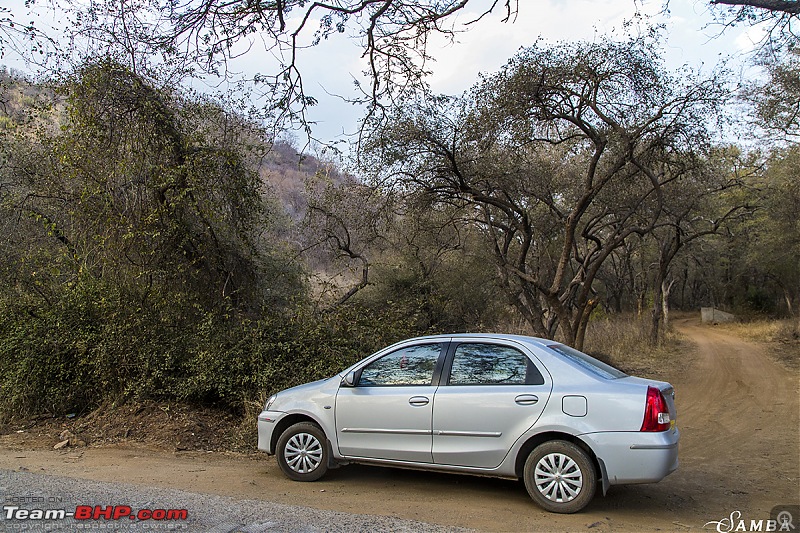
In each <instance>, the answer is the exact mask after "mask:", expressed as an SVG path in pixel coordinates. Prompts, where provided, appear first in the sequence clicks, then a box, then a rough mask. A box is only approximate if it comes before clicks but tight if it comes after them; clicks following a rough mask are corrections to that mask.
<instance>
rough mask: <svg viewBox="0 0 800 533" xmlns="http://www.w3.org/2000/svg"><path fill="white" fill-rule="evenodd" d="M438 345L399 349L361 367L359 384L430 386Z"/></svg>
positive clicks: (439, 350)
mask: <svg viewBox="0 0 800 533" xmlns="http://www.w3.org/2000/svg"><path fill="white" fill-rule="evenodd" d="M441 351H442V345H441V344H422V345H417V346H409V347H407V348H401V349H399V350H395V351H394V352H392V353H390V354H387V355H384V356H383V357H381V358H380V359H377V360H375V361H373V362H371V363H370V364H368V365H367V366H365V367H364V368H363V369H362V370H361V377H360V378H359V380H358V386H359V387H387V386H404V385H406V386H407V385H431V384H432V383H433V373H434V371H435V369H436V362H437V361H438V360H439V354H440V353H441Z"/></svg>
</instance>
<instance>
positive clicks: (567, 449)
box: [523, 440, 597, 513]
mask: <svg viewBox="0 0 800 533" xmlns="http://www.w3.org/2000/svg"><path fill="white" fill-rule="evenodd" d="M523 478H524V481H525V488H526V489H528V494H530V496H531V498H532V499H533V501H535V502H536V503H537V504H538V505H539V506H540V507H542V508H544V509H545V510H547V511H550V512H552V513H577V512H578V511H580V510H581V509H583V508H584V507H586V506H587V505H588V504H589V502H590V501H592V498H594V495H595V491H596V490H597V472H596V471H595V467H594V462H593V461H592V459H591V457H589V455H588V454H587V453H586V452H585V451H584V450H583V449H582V448H580V447H579V446H576V445H575V444H572V443H571V442H567V441H563V440H551V441H548V442H545V443H543V444H540V445H539V446H538V447H536V448H534V450H533V451H532V452H531V453H530V455H528V458H527V460H526V461H525V470H524V473H523Z"/></svg>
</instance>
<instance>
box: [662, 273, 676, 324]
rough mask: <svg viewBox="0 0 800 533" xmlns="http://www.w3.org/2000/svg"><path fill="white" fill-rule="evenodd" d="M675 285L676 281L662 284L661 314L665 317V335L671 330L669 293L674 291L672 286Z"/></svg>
mask: <svg viewBox="0 0 800 533" xmlns="http://www.w3.org/2000/svg"><path fill="white" fill-rule="evenodd" d="M674 283H675V280H672V281H670V282H669V283H667V282H666V280H665V281H662V282H661V314H662V316H663V317H664V333H665V334H666V333H667V331H668V330H669V293H670V291H672V285H673V284H674Z"/></svg>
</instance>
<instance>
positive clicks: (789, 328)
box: [716, 318, 800, 370]
mask: <svg viewBox="0 0 800 533" xmlns="http://www.w3.org/2000/svg"><path fill="white" fill-rule="evenodd" d="M716 327H717V328H720V329H724V330H726V331H729V332H731V333H733V334H734V335H736V336H738V337H741V338H742V339H744V340H747V341H750V342H758V343H761V344H764V345H766V347H767V352H768V353H769V354H770V355H771V356H772V357H774V358H775V359H776V360H777V361H778V362H779V363H781V364H783V365H784V366H786V367H788V368H790V369H794V370H797V369H800V321H798V320H797V319H796V318H793V319H784V320H770V319H759V320H749V321H747V322H735V323H727V324H719V325H717V326H716Z"/></svg>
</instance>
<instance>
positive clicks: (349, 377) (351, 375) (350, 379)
mask: <svg viewBox="0 0 800 533" xmlns="http://www.w3.org/2000/svg"><path fill="white" fill-rule="evenodd" d="M342 385H344V386H345V387H355V386H356V372H355V370H354V371H352V372H348V373H347V374H345V375H344V378H342Z"/></svg>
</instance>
